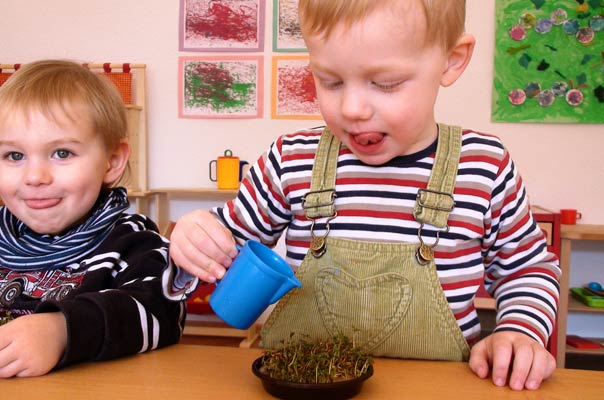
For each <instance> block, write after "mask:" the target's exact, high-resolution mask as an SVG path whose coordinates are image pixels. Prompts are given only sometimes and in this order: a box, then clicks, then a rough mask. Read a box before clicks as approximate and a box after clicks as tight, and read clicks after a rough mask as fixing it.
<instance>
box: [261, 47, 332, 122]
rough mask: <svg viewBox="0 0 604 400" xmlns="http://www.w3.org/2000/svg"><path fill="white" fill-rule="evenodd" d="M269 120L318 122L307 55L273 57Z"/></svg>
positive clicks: (317, 106) (316, 105)
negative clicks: (270, 118) (310, 120)
mask: <svg viewBox="0 0 604 400" xmlns="http://www.w3.org/2000/svg"><path fill="white" fill-rule="evenodd" d="M272 117H273V118H275V119H321V112H320V110H319V101H318V99H317V91H316V89H315V82H314V79H313V76H312V73H311V71H310V67H309V65H308V56H276V57H273V90H272Z"/></svg>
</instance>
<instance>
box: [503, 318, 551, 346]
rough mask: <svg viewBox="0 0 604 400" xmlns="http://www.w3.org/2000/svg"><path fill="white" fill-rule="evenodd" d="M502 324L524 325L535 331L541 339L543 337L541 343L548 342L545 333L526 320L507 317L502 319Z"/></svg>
mask: <svg viewBox="0 0 604 400" xmlns="http://www.w3.org/2000/svg"><path fill="white" fill-rule="evenodd" d="M500 324H510V325H516V326H522V327H524V328H526V329H528V330H529V331H531V332H533V333H534V334H535V336H537V337H538V338H539V339H541V343H547V340H546V339H545V337H543V335H542V334H541V332H540V331H538V330H536V329H535V327H534V326H533V325H530V324H527V323H526V322H524V321H522V320H517V319H507V318H506V319H505V320H503V321H501V322H500Z"/></svg>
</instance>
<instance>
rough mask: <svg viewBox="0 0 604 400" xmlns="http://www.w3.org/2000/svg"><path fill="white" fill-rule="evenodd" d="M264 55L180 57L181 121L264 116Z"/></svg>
mask: <svg viewBox="0 0 604 400" xmlns="http://www.w3.org/2000/svg"><path fill="white" fill-rule="evenodd" d="M262 63H263V61H262V56H230V57H228V56H224V57H221V56H199V57H180V58H179V85H178V87H179V116H180V117H181V118H260V117H262V74H263V72H262V70H263V68H262Z"/></svg>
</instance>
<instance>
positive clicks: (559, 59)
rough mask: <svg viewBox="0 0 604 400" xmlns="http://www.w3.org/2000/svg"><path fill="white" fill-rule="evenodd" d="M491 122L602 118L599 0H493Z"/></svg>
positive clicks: (603, 21)
mask: <svg viewBox="0 0 604 400" xmlns="http://www.w3.org/2000/svg"><path fill="white" fill-rule="evenodd" d="M496 21H497V22H496V23H497V27H496V30H495V75H494V81H493V109H492V120H493V121H495V122H545V123H602V122H604V0H496Z"/></svg>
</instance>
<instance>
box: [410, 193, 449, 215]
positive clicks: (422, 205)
mask: <svg viewBox="0 0 604 400" xmlns="http://www.w3.org/2000/svg"><path fill="white" fill-rule="evenodd" d="M422 193H434V194H438V195H442V196H446V197H448V198H449V199H451V206H450V207H438V206H434V205H427V204H426V203H424V201H423V200H422ZM416 200H417V204H418V205H419V206H420V207H423V208H429V209H431V210H437V211H446V212H451V211H453V209H454V208H455V200H454V198H453V195H452V194H451V193H445V192H439V191H436V190H430V189H419V190H418V191H417V197H416Z"/></svg>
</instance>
